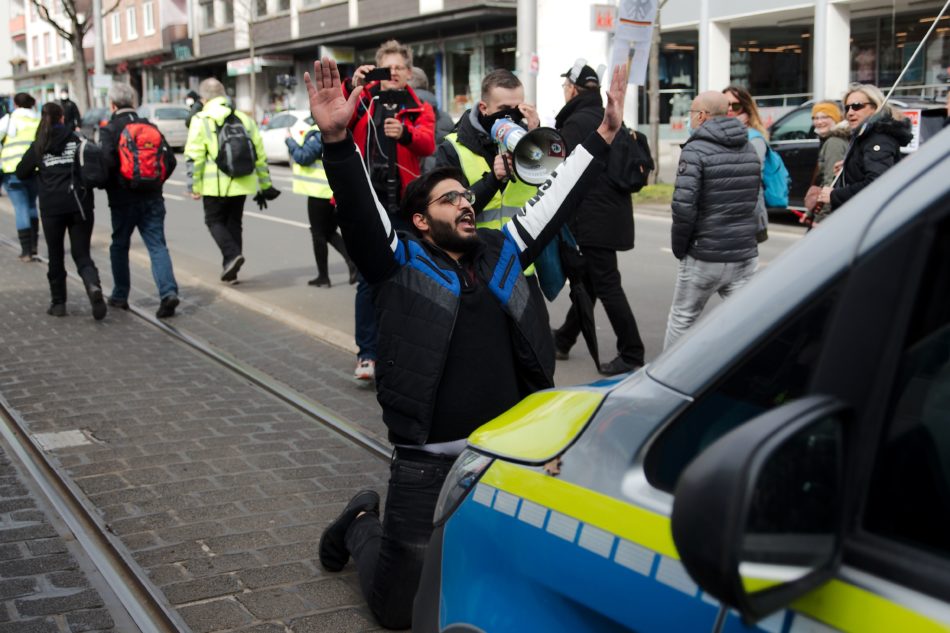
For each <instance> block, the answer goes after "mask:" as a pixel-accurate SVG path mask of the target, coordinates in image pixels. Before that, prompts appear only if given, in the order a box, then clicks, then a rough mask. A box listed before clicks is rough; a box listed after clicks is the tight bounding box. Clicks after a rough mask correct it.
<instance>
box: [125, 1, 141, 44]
mask: <svg viewBox="0 0 950 633" xmlns="http://www.w3.org/2000/svg"><path fill="white" fill-rule="evenodd" d="M137 18H138V16H137V15H136V14H135V7H134V6H133V7H129V8H128V9H126V10H125V30H126V33H127V39H130V40H134V39H135V38H137V37H138V36H139V26H138V19H137Z"/></svg>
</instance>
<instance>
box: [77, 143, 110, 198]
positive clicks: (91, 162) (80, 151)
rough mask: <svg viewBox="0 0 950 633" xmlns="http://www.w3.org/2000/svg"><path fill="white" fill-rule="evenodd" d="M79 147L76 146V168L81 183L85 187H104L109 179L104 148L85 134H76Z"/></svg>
mask: <svg viewBox="0 0 950 633" xmlns="http://www.w3.org/2000/svg"><path fill="white" fill-rule="evenodd" d="M76 140H77V141H78V142H79V147H77V148H76V169H77V170H78V171H79V178H78V179H79V183H80V184H81V185H82V187H83V189H92V188H94V187H104V186H105V185H106V183H107V182H108V181H109V173H108V172H107V171H106V166H105V161H104V160H103V156H102V148H100V147H99V146H98V145H97V144H96V143H93V142H92V141H90V140H89V139H87V138H86V137H84V136H80V135H79V134H76Z"/></svg>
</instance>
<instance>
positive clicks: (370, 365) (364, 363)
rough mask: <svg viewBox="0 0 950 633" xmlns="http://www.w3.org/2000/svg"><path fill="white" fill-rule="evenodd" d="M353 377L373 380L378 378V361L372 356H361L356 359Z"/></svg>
mask: <svg viewBox="0 0 950 633" xmlns="http://www.w3.org/2000/svg"><path fill="white" fill-rule="evenodd" d="M353 377H354V378H356V379H357V380H373V379H375V378H376V361H375V360H373V359H371V358H361V359H359V360H358V361H356V369H355V370H354V371H353Z"/></svg>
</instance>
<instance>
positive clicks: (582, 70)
mask: <svg viewBox="0 0 950 633" xmlns="http://www.w3.org/2000/svg"><path fill="white" fill-rule="evenodd" d="M561 77H567V80H568V81H569V82H571V83H572V84H575V85H580V86H586V85H587V84H590V83H593V84H596V85H598V86H599V85H600V77H598V76H597V71H595V70H594V69H593V68H591V67H590V66H588V65H587V63H586V61H585V60H583V59H578V60H577V61H576V62H574V65H573V66H572V67H571V68H570V70H568V71H567V72H566V73H564V74H563V75H561Z"/></svg>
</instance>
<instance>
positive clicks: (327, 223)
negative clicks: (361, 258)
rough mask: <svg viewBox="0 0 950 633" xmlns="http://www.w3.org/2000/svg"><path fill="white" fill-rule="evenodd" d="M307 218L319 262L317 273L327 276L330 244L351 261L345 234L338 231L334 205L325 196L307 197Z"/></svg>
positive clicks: (314, 256)
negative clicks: (344, 241)
mask: <svg viewBox="0 0 950 633" xmlns="http://www.w3.org/2000/svg"><path fill="white" fill-rule="evenodd" d="M307 218H308V219H309V220H310V237H311V239H312V240H313V258H314V260H316V262H317V274H318V276H320V277H326V276H327V256H328V254H329V249H328V248H327V244H330V245H331V246H333V248H335V249H336V250H337V252H338V253H339V254H340V255H342V256H343V259H345V260H346V261H347V263H349V258H348V257H347V255H346V246H345V245H344V244H343V236H342V235H340V234H339V233H338V232H337V230H336V229H337V224H336V216H335V215H334V214H333V205H332V204H331V203H330V201H329V200H325V199H323V198H313V197H308V198H307Z"/></svg>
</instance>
